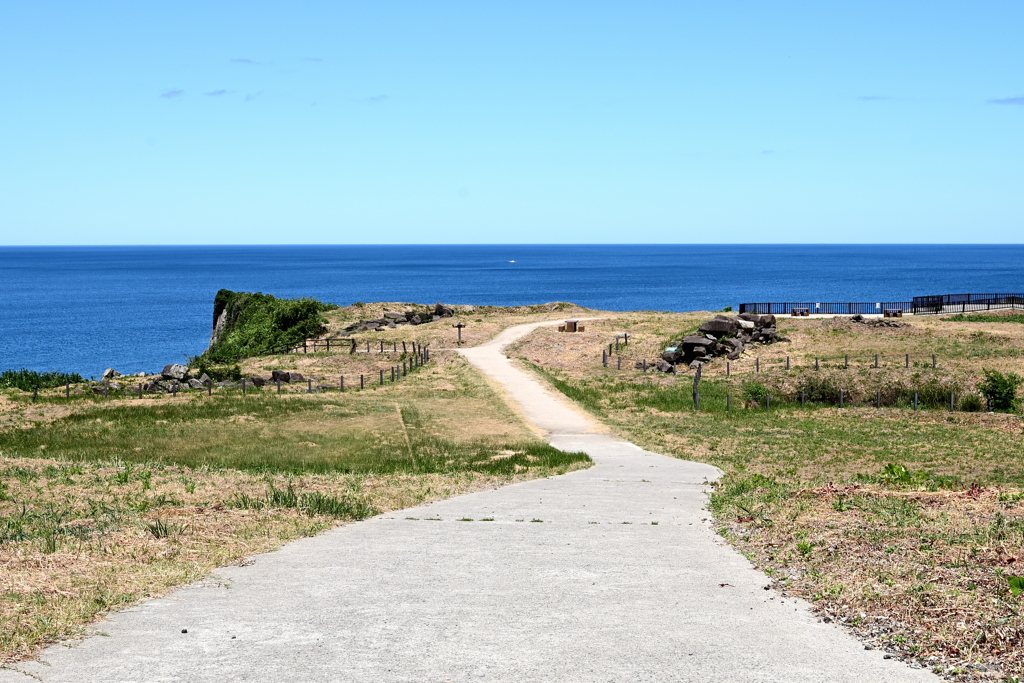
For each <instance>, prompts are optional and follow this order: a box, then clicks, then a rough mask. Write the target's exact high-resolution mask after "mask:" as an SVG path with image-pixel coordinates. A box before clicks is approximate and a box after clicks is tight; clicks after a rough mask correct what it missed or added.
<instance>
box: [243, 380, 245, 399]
mask: <svg viewBox="0 0 1024 683" xmlns="http://www.w3.org/2000/svg"><path fill="white" fill-rule="evenodd" d="M242 396H245V378H244V377H243V378H242Z"/></svg>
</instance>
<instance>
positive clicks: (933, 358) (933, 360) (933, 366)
mask: <svg viewBox="0 0 1024 683" xmlns="http://www.w3.org/2000/svg"><path fill="white" fill-rule="evenodd" d="M932 369H933V370H934V369H935V354H934V353H933V354H932Z"/></svg>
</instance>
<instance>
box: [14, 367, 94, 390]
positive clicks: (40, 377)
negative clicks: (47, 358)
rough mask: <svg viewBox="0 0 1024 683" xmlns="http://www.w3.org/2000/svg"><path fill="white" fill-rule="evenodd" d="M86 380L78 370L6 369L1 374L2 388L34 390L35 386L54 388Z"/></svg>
mask: <svg viewBox="0 0 1024 683" xmlns="http://www.w3.org/2000/svg"><path fill="white" fill-rule="evenodd" d="M84 381H85V380H84V379H83V378H82V376H81V375H79V374H78V373H77V372H73V373H71V374H67V373H64V372H56V371H50V372H36V371H35V370H26V369H24V368H22V369H21V370H5V371H4V372H3V373H2V374H0V389H21V390H22V391H32V388H33V387H39V388H40V389H53V388H55V387H62V386H64V385H65V384H67V383H68V382H71V383H72V384H77V383H78V382H84Z"/></svg>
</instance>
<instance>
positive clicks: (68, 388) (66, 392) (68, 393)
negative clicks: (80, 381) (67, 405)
mask: <svg viewBox="0 0 1024 683" xmlns="http://www.w3.org/2000/svg"><path fill="white" fill-rule="evenodd" d="M64 398H71V382H68V383H67V386H65V387H64Z"/></svg>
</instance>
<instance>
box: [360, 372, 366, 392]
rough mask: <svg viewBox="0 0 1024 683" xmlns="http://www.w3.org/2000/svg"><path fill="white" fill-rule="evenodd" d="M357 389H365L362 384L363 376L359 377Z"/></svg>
mask: <svg viewBox="0 0 1024 683" xmlns="http://www.w3.org/2000/svg"><path fill="white" fill-rule="evenodd" d="M359 388H360V389H364V388H365V385H364V384H363V376H362V375H359Z"/></svg>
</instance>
